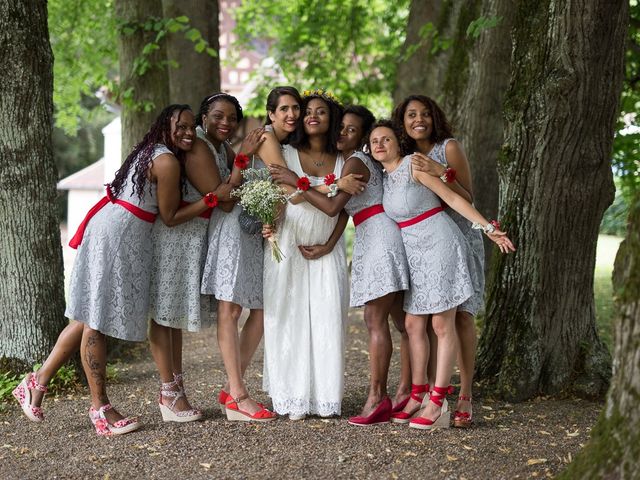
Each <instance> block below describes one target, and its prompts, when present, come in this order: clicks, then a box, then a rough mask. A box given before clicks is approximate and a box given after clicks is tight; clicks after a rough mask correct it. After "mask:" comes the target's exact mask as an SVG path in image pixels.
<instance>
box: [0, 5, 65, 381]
mask: <svg viewBox="0 0 640 480" xmlns="http://www.w3.org/2000/svg"><path fill="white" fill-rule="evenodd" d="M0 51H1V52H2V54H1V55H2V62H0V77H1V78H3V79H4V80H3V81H2V82H0V116H1V117H2V119H3V121H2V123H0V159H1V161H0V178H1V179H2V188H0V278H2V281H0V305H2V308H1V309H0V362H1V363H2V365H1V367H0V370H13V371H20V370H22V369H24V368H29V369H30V368H31V367H32V366H33V363H34V362H36V361H40V360H42V359H43V358H45V357H46V355H47V354H48V353H49V351H50V350H51V348H52V347H53V345H54V343H55V341H56V338H57V336H58V334H59V333H60V331H61V330H62V329H63V328H64V326H65V324H66V321H65V318H64V281H63V279H64V274H63V266H62V248H61V245H60V227H59V220H58V218H57V214H56V210H57V209H56V179H57V172H56V167H55V164H54V162H53V152H52V143H51V132H52V128H53V100H52V95H53V54H52V52H51V46H50V44H49V30H48V26H47V2H46V1H45V0H38V1H34V0H30V1H27V0H14V1H10V2H9V1H3V2H0Z"/></svg>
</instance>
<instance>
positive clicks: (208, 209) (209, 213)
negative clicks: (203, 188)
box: [180, 200, 213, 220]
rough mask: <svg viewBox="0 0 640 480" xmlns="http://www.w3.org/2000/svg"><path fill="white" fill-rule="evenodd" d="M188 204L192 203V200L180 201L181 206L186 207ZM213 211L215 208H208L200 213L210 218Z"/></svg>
mask: <svg viewBox="0 0 640 480" xmlns="http://www.w3.org/2000/svg"><path fill="white" fill-rule="evenodd" d="M187 205H191V203H190V202H185V201H184V200H182V201H181V202H180V208H182V207H186V206H187ZM212 213H213V208H207V209H206V210H205V211H204V212H202V213H201V214H200V215H198V216H199V217H201V218H206V219H207V220H209V219H210V218H211V214H212Z"/></svg>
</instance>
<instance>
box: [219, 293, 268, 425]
mask: <svg viewBox="0 0 640 480" xmlns="http://www.w3.org/2000/svg"><path fill="white" fill-rule="evenodd" d="M241 313H242V307H241V306H240V305H236V304H235V303H231V302H226V301H220V302H219V303H218V346H219V347H220V353H221V355H222V360H223V362H224V367H225V370H226V371H227V378H228V379H229V394H230V395H231V397H232V398H234V399H235V398H240V397H242V396H244V395H247V388H246V387H245V384H244V382H243V380H242V370H241V366H240V365H241V361H240V340H239V337H238V319H239V318H240V314H241ZM238 407H239V408H240V409H241V410H243V411H245V412H247V413H249V414H251V415H252V414H254V413H256V412H258V411H259V410H260V407H259V406H258V404H257V403H256V402H255V401H254V400H253V399H251V398H246V399H244V400H242V401H240V402H238Z"/></svg>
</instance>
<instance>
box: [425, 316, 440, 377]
mask: <svg viewBox="0 0 640 480" xmlns="http://www.w3.org/2000/svg"><path fill="white" fill-rule="evenodd" d="M427 335H428V337H429V360H428V364H427V383H428V384H429V385H431V386H432V387H433V386H434V385H435V382H436V371H437V369H438V336H437V335H436V333H435V332H434V331H433V321H432V319H429V321H428V322H427Z"/></svg>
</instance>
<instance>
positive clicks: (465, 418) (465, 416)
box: [453, 395, 473, 428]
mask: <svg viewBox="0 0 640 480" xmlns="http://www.w3.org/2000/svg"><path fill="white" fill-rule="evenodd" d="M458 399H459V400H462V401H467V402H469V403H471V396H469V395H458ZM471 425H473V410H471V409H469V411H468V412H463V411H460V410H456V411H455V412H453V426H454V427H456V428H470V427H471Z"/></svg>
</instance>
